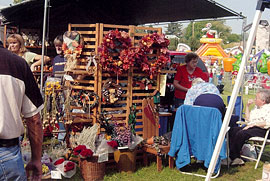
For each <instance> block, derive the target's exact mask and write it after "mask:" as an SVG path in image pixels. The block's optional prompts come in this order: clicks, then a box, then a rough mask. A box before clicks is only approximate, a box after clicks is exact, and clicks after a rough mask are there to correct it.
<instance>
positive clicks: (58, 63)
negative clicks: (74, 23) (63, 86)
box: [53, 35, 67, 76]
mask: <svg viewBox="0 0 270 181" xmlns="http://www.w3.org/2000/svg"><path fill="white" fill-rule="evenodd" d="M53 43H54V47H55V50H56V53H57V56H56V57H55V58H54V59H53V75H54V76H58V74H57V73H61V72H63V71H64V67H65V64H66V62H67V61H66V59H65V58H64V55H63V50H62V44H63V35H58V36H57V37H56V38H55V39H54V41H53Z"/></svg>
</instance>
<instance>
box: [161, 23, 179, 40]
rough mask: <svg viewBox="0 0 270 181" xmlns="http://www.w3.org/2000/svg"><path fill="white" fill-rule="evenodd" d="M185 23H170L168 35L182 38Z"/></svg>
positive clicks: (166, 32)
mask: <svg viewBox="0 0 270 181" xmlns="http://www.w3.org/2000/svg"><path fill="white" fill-rule="evenodd" d="M182 28H183V25H182V24H181V23H169V24H168V26H167V31H165V34H166V35H175V36H176V37H178V38H180V37H181V36H182Z"/></svg>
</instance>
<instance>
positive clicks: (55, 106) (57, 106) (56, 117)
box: [42, 77, 65, 136]
mask: <svg viewBox="0 0 270 181" xmlns="http://www.w3.org/2000/svg"><path fill="white" fill-rule="evenodd" d="M64 102H65V100H64V95H63V90H62V86H61V80H60V78H54V77H49V78H47V81H46V83H45V96H44V109H43V111H42V118H43V129H44V134H45V136H49V135H51V133H52V132H53V131H58V128H59V127H58V123H60V122H63V116H64Z"/></svg>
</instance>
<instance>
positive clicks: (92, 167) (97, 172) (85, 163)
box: [80, 156, 105, 181]
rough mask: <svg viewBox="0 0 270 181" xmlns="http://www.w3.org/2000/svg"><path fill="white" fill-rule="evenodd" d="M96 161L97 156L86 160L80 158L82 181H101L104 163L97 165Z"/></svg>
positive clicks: (103, 173)
mask: <svg viewBox="0 0 270 181" xmlns="http://www.w3.org/2000/svg"><path fill="white" fill-rule="evenodd" d="M97 160H98V157H97V156H93V157H91V158H87V159H82V158H81V160H80V169H81V174H82V177H83V179H84V180H91V181H97V180H103V178H104V175H105V162H102V163H98V162H97Z"/></svg>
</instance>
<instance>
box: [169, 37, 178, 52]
mask: <svg viewBox="0 0 270 181" xmlns="http://www.w3.org/2000/svg"><path fill="white" fill-rule="evenodd" d="M169 40H170V45H169V46H168V49H169V50H173V51H175V50H176V48H177V45H178V43H180V41H179V38H170V39H169Z"/></svg>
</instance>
